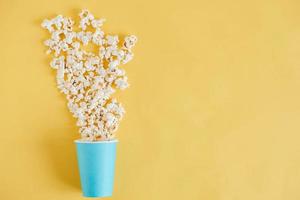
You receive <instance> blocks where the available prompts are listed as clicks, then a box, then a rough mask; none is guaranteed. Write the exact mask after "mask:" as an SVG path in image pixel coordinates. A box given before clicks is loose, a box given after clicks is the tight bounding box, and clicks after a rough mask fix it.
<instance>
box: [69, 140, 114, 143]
mask: <svg viewBox="0 0 300 200" xmlns="http://www.w3.org/2000/svg"><path fill="white" fill-rule="evenodd" d="M117 142H118V140H102V141H87V140H82V139H77V140H74V143H86V144H99V143H117Z"/></svg>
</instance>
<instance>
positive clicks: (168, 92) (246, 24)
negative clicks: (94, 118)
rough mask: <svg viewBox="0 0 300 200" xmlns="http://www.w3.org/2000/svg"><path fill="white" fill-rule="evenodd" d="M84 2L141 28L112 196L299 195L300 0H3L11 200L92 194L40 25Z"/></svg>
mask: <svg viewBox="0 0 300 200" xmlns="http://www.w3.org/2000/svg"><path fill="white" fill-rule="evenodd" d="M81 8H88V9H89V10H91V12H93V13H94V15H95V16H97V17H105V18H106V19H107V22H106V24H105V26H104V30H105V31H107V32H109V33H114V34H121V35H125V34H136V35H137V36H138V38H139V42H138V44H137V46H136V47H135V48H134V52H135V59H134V60H133V61H132V62H130V63H128V64H127V65H126V66H124V67H125V68H126V70H127V73H128V76H129V81H130V84H131V87H130V89H128V90H125V91H121V92H119V93H118V99H119V100H120V101H121V102H122V103H123V105H124V107H125V108H126V111H127V114H126V116H125V118H124V120H123V121H122V122H121V127H120V129H119V131H118V139H119V141H120V143H119V144H118V155H117V157H118V158H117V163H116V164H117V166H116V179H115V191H114V195H113V197H111V198H110V199H114V200H183V199H184V200H299V199H300V189H299V187H300V15H299V10H300V2H299V1H297V0H280V1H279V0H269V1H268V0H266V1H262V0H252V1H239V0H236V1H234V0H226V1H223V0H212V1H204V0H203V1H202V0H183V1H176V0H165V1H163V0H151V1H139V0H127V1H100V0H97V1H96V0H94V1H91V0H85V1H83V0H82V1H79V0H64V1H62V0H45V1H42V0H27V1H25V0H1V1H0V27H1V28H0V44H1V48H0V63H1V64H0V66H1V71H0V94H1V98H0V111H1V115H0V122H1V138H0V140H1V143H0V199H1V200H23V199H24V200H79V199H83V197H81V190H80V185H79V176H78V169H77V163H76V155H75V147H74V144H73V140H74V139H75V138H78V136H79V135H78V134H77V131H78V130H77V127H76V126H75V120H74V119H73V118H72V117H71V114H70V113H69V111H68V110H67V106H66V100H65V97H64V96H63V95H62V94H60V93H59V91H58V89H57V88H56V82H55V73H54V71H53V70H52V69H51V68H50V67H49V60H50V58H49V56H47V55H45V50H46V48H45V47H44V46H43V44H42V41H43V40H44V39H46V38H47V37H48V35H47V33H46V31H45V30H43V29H42V28H41V27H40V23H41V21H42V19H44V18H46V17H49V18H50V17H53V16H55V15H56V14H63V15H68V16H73V17H75V16H76V15H77V12H78V11H79V10H80V9H81Z"/></svg>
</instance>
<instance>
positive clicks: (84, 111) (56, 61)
mask: <svg viewBox="0 0 300 200" xmlns="http://www.w3.org/2000/svg"><path fill="white" fill-rule="evenodd" d="M79 16H80V21H79V29H80V30H79V31H77V32H76V31H73V26H74V24H75V23H74V21H73V20H72V19H71V18H67V17H64V16H62V15H58V16H56V17H55V18H53V19H50V20H49V19H45V20H44V21H43V22H42V24H41V26H42V27H43V28H44V29H46V30H48V32H49V33H50V34H51V37H50V39H48V40H46V41H45V42H44V44H45V46H47V47H48V50H47V52H46V53H47V54H52V56H53V58H52V61H51V62H50V66H51V68H53V69H55V70H56V72H57V73H56V82H57V87H58V88H59V89H60V91H61V92H62V93H64V94H65V95H66V98H67V100H68V108H69V110H70V111H71V113H72V114H73V116H74V117H75V118H77V123H76V125H77V126H78V127H79V132H80V134H81V137H82V138H83V139H84V140H90V141H95V140H99V139H101V140H111V139H113V138H114V136H115V131H116V130H117V129H118V126H119V122H120V120H121V119H122V118H123V116H124V114H125V110H124V108H123V107H122V106H121V104H120V103H118V102H117V101H116V99H113V98H112V95H113V94H114V93H115V91H116V89H121V90H123V89H125V88H127V87H128V86H129V84H128V82H127V76H126V75H125V71H124V70H123V69H120V68H119V65H121V64H125V63H127V62H129V61H130V60H131V59H132V58H133V53H132V51H131V49H132V47H133V46H134V45H135V43H136V42H137V37H136V36H134V35H130V36H127V37H125V38H124V40H123V41H124V42H123V43H121V42H120V39H119V37H118V36H117V35H106V34H105V33H104V32H103V30H102V26H103V23H104V21H105V19H96V18H95V17H94V16H93V15H92V14H91V13H90V12H89V11H88V10H86V9H84V10H82V11H81V12H80V14H79ZM87 30H89V31H87ZM90 43H92V44H93V45H96V46H98V52H87V51H86V50H84V48H83V46H86V45H88V44H90Z"/></svg>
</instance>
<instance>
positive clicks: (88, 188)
mask: <svg viewBox="0 0 300 200" xmlns="http://www.w3.org/2000/svg"><path fill="white" fill-rule="evenodd" d="M75 143H76V149H77V159H78V165H79V174H80V182H81V188H82V192H83V196H85V197H108V196H112V192H113V185H114V174H115V159H116V146H117V140H112V141H96V142H89V141H82V140H75Z"/></svg>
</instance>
